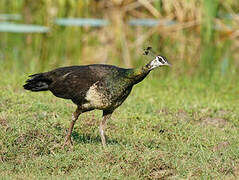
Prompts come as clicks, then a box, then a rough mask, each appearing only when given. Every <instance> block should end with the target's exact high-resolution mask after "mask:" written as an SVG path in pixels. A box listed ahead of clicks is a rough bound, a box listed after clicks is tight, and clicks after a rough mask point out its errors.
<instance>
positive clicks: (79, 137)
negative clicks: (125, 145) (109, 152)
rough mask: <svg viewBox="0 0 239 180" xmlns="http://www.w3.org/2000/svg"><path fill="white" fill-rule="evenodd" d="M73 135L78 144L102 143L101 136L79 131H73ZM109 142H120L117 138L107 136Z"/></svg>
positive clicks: (113, 143) (112, 143)
mask: <svg viewBox="0 0 239 180" xmlns="http://www.w3.org/2000/svg"><path fill="white" fill-rule="evenodd" d="M72 137H73V140H74V142H76V143H78V144H82V143H84V144H99V143H100V144H101V138H100V136H97V137H93V136H92V135H91V134H79V133H77V132H72ZM107 144H111V145H115V144H118V145H119V144H120V143H119V142H118V141H117V140H115V139H108V138H107Z"/></svg>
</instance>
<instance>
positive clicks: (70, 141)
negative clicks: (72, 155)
mask: <svg viewBox="0 0 239 180" xmlns="http://www.w3.org/2000/svg"><path fill="white" fill-rule="evenodd" d="M81 113H82V111H81V110H80V109H79V107H77V109H76V111H75V112H74V113H73V114H72V121H71V124H70V127H69V129H68V132H67V135H66V138H65V143H64V145H63V147H64V146H65V145H73V143H72V140H71V134H72V130H73V128H74V125H75V122H76V120H77V119H78V117H79V115H80V114H81Z"/></svg>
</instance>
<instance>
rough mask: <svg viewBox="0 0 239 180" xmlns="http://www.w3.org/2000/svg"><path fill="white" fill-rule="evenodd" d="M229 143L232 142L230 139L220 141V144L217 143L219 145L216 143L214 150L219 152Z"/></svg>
mask: <svg viewBox="0 0 239 180" xmlns="http://www.w3.org/2000/svg"><path fill="white" fill-rule="evenodd" d="M229 145H230V143H229V142H228V141H223V142H220V143H219V144H217V145H215V146H214V147H213V151H214V152H218V151H220V150H222V149H225V148H227V147H228V146H229Z"/></svg>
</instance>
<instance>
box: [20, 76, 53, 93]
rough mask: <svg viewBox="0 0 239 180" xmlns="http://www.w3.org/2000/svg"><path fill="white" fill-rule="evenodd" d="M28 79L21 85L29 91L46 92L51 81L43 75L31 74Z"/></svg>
mask: <svg viewBox="0 0 239 180" xmlns="http://www.w3.org/2000/svg"><path fill="white" fill-rule="evenodd" d="M29 77H31V78H30V79H28V80H27V81H26V84H25V85H23V87H24V89H26V90H30V91H36V92H37V91H47V90H48V85H49V84H50V83H51V80H49V79H48V78H46V77H45V76H44V73H39V74H33V75H31V76H29Z"/></svg>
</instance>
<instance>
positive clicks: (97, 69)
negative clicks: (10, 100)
mask: <svg viewBox="0 0 239 180" xmlns="http://www.w3.org/2000/svg"><path fill="white" fill-rule="evenodd" d="M160 57H161V56H160ZM155 60H156V59H155ZM152 62H153V61H151V64H150V63H149V64H147V65H146V66H144V67H142V68H136V69H124V68H119V67H116V66H112V65H103V64H92V65H86V66H70V67H62V68H58V69H55V70H52V71H49V72H45V73H39V74H34V75H31V76H30V77H31V78H30V79H28V80H27V81H26V82H27V83H26V84H25V85H24V88H25V89H27V90H31V91H47V90H49V91H51V92H52V93H53V94H54V95H55V96H57V97H59V98H64V99H71V100H72V101H73V102H74V103H75V104H76V105H77V109H76V111H75V112H74V114H73V121H72V123H71V126H70V128H69V131H68V135H67V138H66V143H68V142H71V133H72V129H73V126H74V123H75V121H76V120H77V119H78V116H79V115H80V114H81V113H83V112H87V111H91V110H94V109H99V110H103V121H102V122H101V125H100V135H101V139H102V143H103V145H105V137H104V129H105V126H106V120H107V119H109V118H110V116H111V114H112V113H113V111H114V110H115V109H116V108H117V107H119V106H120V105H121V104H122V103H123V102H124V100H125V99H126V98H127V97H128V95H129V94H130V92H131V90H132V87H133V86H134V85H135V84H137V83H139V82H140V81H142V80H143V79H144V78H145V77H146V76H147V75H148V74H149V72H150V71H151V70H152V65H153V64H152ZM166 62H167V60H166ZM165 65H166V64H165Z"/></svg>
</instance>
